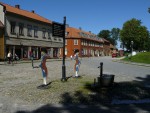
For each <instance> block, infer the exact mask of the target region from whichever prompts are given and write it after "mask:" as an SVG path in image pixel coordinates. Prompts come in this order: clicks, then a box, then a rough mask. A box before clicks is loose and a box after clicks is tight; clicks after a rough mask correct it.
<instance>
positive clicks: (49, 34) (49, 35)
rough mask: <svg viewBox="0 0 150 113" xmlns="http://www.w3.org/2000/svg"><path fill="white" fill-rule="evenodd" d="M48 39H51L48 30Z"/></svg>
mask: <svg viewBox="0 0 150 113" xmlns="http://www.w3.org/2000/svg"><path fill="white" fill-rule="evenodd" d="M48 39H49V40H51V33H50V32H48Z"/></svg>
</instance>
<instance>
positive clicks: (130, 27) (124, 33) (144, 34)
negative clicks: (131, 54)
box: [120, 18, 149, 51]
mask: <svg viewBox="0 0 150 113" xmlns="http://www.w3.org/2000/svg"><path fill="white" fill-rule="evenodd" d="M120 38H121V41H122V42H123V43H124V45H125V47H126V48H127V49H128V50H131V41H133V42H134V44H133V49H135V50H139V51H141V50H143V49H144V43H145V40H147V39H148V38H149V32H148V30H147V28H146V27H145V26H142V25H141V21H140V20H137V19H135V18H133V19H131V20H129V21H127V22H125V23H124V24H123V28H122V30H121V31H120Z"/></svg>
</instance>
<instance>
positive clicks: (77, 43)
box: [61, 27, 104, 57]
mask: <svg viewBox="0 0 150 113" xmlns="http://www.w3.org/2000/svg"><path fill="white" fill-rule="evenodd" d="M103 47H104V41H103V39H102V38H99V37H98V36H97V35H95V34H93V33H91V32H86V31H83V30H82V29H81V28H79V29H77V28H73V27H66V42H65V55H66V57H70V56H71V55H72V56H73V55H74V51H75V50H76V49H78V50H79V51H80V54H79V56H81V57H92V56H102V55H103V54H104V51H103ZM61 56H62V54H61Z"/></svg>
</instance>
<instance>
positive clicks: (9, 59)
mask: <svg viewBox="0 0 150 113" xmlns="http://www.w3.org/2000/svg"><path fill="white" fill-rule="evenodd" d="M7 58H8V61H9V62H8V63H9V64H10V61H11V59H12V54H11V52H10V51H9V52H8V54H7Z"/></svg>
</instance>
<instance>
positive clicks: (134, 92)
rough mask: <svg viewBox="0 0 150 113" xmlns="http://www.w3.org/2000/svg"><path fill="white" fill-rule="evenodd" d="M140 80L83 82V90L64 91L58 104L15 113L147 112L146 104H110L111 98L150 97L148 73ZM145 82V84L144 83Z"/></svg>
mask: <svg viewBox="0 0 150 113" xmlns="http://www.w3.org/2000/svg"><path fill="white" fill-rule="evenodd" d="M137 79H139V80H140V81H132V82H118V83H115V84H114V86H113V87H111V88H100V87H91V84H89V83H85V84H84V90H78V91H75V92H74V93H73V94H70V93H69V92H64V93H63V94H62V95H61V100H60V105H56V106H53V105H51V104H47V105H44V106H42V107H40V108H38V109H36V110H34V111H17V112H16V113H98V112H99V113H120V112H122V113H149V111H150V107H149V105H150V103H147V104H144V103H143V104H120V105H116V104H115V105H114V104H111V102H112V100H113V99H119V100H126V99H128V100H141V99H147V98H150V88H149V87H145V86H146V85H150V75H147V76H146V78H141V77H137ZM145 84H146V85H145Z"/></svg>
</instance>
